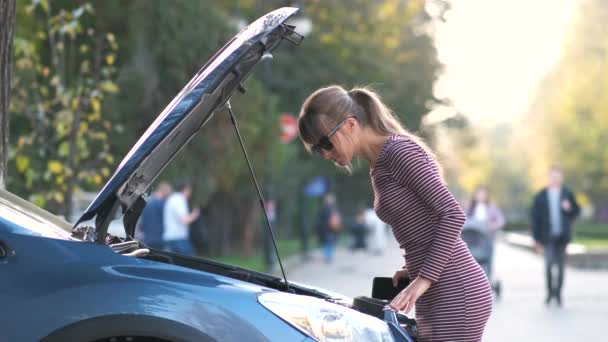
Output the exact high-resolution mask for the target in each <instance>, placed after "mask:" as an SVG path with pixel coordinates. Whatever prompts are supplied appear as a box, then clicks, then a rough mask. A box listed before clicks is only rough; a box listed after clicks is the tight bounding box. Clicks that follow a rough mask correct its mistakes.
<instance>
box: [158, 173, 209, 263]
mask: <svg viewBox="0 0 608 342" xmlns="http://www.w3.org/2000/svg"><path fill="white" fill-rule="evenodd" d="M175 190H176V192H174V193H173V194H172V195H171V196H169V198H168V199H167V202H166V203H165V210H164V223H165V231H164V234H163V240H164V243H165V247H166V248H167V249H168V250H169V251H171V252H175V253H179V254H183V255H189V256H192V255H194V248H193V247H192V243H191V242H190V232H189V227H190V224H191V223H192V222H194V221H195V220H196V219H197V218H198V217H199V213H200V212H199V209H198V208H196V209H194V210H192V211H189V209H188V199H189V198H190V195H191V194H192V187H191V185H190V184H189V183H186V182H182V183H179V184H177V185H176V186H175Z"/></svg>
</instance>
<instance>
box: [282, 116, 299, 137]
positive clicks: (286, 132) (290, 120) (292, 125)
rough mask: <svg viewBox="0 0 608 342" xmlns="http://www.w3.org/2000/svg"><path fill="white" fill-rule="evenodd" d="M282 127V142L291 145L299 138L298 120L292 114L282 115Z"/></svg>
mask: <svg viewBox="0 0 608 342" xmlns="http://www.w3.org/2000/svg"><path fill="white" fill-rule="evenodd" d="M279 123H280V125H281V136H280V138H281V142H282V143H284V144H287V143H290V142H291V141H293V139H295V138H296V137H297V136H298V124H297V121H296V118H295V117H294V116H293V115H291V114H282V115H281V117H280V118H279Z"/></svg>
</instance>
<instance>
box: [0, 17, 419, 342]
mask: <svg viewBox="0 0 608 342" xmlns="http://www.w3.org/2000/svg"><path fill="white" fill-rule="evenodd" d="M296 12H297V9H295V8H281V9H278V10H276V11H273V12H271V13H269V14H267V15H265V16H263V17H261V18H260V19H258V20H257V21H255V22H254V23H252V24H251V25H249V26H248V27H246V28H245V29H243V30H242V31H241V32H240V33H239V34H238V35H236V36H235V37H234V38H233V39H232V40H231V41H230V42H228V43H227V44H226V45H225V46H224V47H223V48H222V49H221V50H220V51H219V52H218V53H217V54H216V55H215V56H214V57H213V58H212V59H211V60H210V61H209V62H208V63H207V64H206V65H205V66H204V67H203V68H202V69H201V70H200V71H199V72H198V73H197V74H196V75H195V76H194V77H193V78H192V79H191V80H190V82H189V83H188V84H187V85H186V86H185V87H184V88H183V89H182V91H181V92H180V93H179V94H178V95H177V96H176V97H175V98H174V100H173V101H172V102H171V103H170V104H169V105H168V106H167V107H166V108H165V110H164V111H163V112H162V113H161V114H160V115H159V116H158V118H157V119H156V120H155V121H154V122H153V123H152V125H151V126H150V127H149V129H148V130H147V131H146V132H145V133H144V134H143V136H142V137H141V138H140V139H139V140H138V142H137V143H136V144H135V145H134V146H133V148H132V149H131V150H130V152H129V153H128V154H127V156H126V157H125V158H124V159H123V160H122V162H121V163H120V165H119V166H118V168H117V169H116V171H115V172H114V174H113V175H112V177H111V178H110V180H109V181H108V183H107V184H106V185H105V186H104V187H103V189H102V190H101V191H100V192H99V194H98V195H97V197H96V198H95V199H94V200H93V202H92V203H91V204H90V205H89V207H88V208H87V210H86V211H85V213H84V214H83V215H82V217H81V218H80V219H79V220H78V223H76V225H75V226H73V225H71V224H69V223H67V222H66V221H64V220H63V219H61V218H59V217H57V216H55V215H53V214H51V213H48V212H46V211H44V210H43V209H41V208H38V207H36V206H35V205H33V204H31V203H29V202H27V201H25V200H23V199H21V198H19V197H17V196H15V195H13V194H11V193H9V192H6V191H3V190H0V341H315V340H317V341H412V339H411V337H410V336H409V335H408V334H407V332H406V330H405V329H404V326H403V320H404V319H406V318H404V316H402V315H398V314H396V313H395V312H392V311H390V310H384V311H382V307H381V306H380V311H377V309H378V307H377V306H376V307H375V308H370V307H369V305H371V304H373V303H371V302H369V303H367V304H365V303H364V304H362V305H356V304H355V301H354V300H352V299H349V298H346V297H344V296H341V295H338V294H335V293H332V292H330V291H326V290H321V289H316V288H313V287H311V286H306V285H301V284H295V283H292V282H287V280H286V279H284V278H279V277H275V276H271V275H267V274H264V273H259V272H254V271H251V270H247V269H244V268H240V267H236V266H232V265H227V264H223V263H218V262H214V261H211V260H207V259H204V258H196V257H188V256H183V255H179V254H175V253H170V252H165V251H161V250H155V249H151V248H148V247H147V246H146V245H144V244H143V243H142V242H140V241H137V240H136V239H134V238H132V237H133V236H134V230H135V223H136V222H137V220H138V218H139V216H140V214H141V212H142V210H143V208H144V206H145V197H144V194H145V192H146V190H147V189H148V187H149V185H150V184H151V183H152V182H153V181H154V180H155V178H156V177H157V176H158V174H159V173H160V172H161V171H162V169H163V168H164V167H165V166H166V165H167V164H168V163H169V162H170V161H171V160H172V159H173V157H174V156H175V155H176V153H177V152H178V151H179V150H180V149H181V148H182V147H183V146H184V145H185V144H186V143H187V142H188V141H190V139H191V138H192V137H193V136H194V135H195V134H196V133H197V132H198V131H199V129H200V128H201V127H202V126H203V125H204V124H205V123H206V122H208V121H209V120H210V119H211V118H212V116H213V112H214V111H216V110H218V109H220V108H223V107H229V99H230V97H231V95H232V94H233V93H234V92H235V91H236V90H242V87H241V84H242V82H243V81H244V80H245V79H246V77H247V76H248V75H249V74H250V72H251V71H252V70H253V68H254V67H255V66H256V64H257V63H258V62H259V61H260V60H261V59H263V58H264V57H265V56H268V55H269V54H270V53H271V52H272V51H273V50H274V49H275V48H277V47H278V45H279V43H280V42H281V41H283V40H288V41H290V42H292V43H296V44H299V43H300V42H301V40H302V38H303V37H301V36H299V35H298V34H297V33H296V32H295V31H294V27H293V26H292V25H289V24H288V22H287V20H288V19H289V18H290V17H291V16H293V15H294V14H295V13H296ZM117 212H119V213H122V222H123V226H124V235H122V237H120V236H114V235H110V234H108V226H109V224H110V222H111V221H112V220H113V219H114V217H115V215H116V213H117ZM359 302H361V298H360V300H359ZM382 304H385V302H382V301H381V302H380V303H379V305H382ZM372 309H374V310H376V311H373V310H372ZM372 311H373V312H372Z"/></svg>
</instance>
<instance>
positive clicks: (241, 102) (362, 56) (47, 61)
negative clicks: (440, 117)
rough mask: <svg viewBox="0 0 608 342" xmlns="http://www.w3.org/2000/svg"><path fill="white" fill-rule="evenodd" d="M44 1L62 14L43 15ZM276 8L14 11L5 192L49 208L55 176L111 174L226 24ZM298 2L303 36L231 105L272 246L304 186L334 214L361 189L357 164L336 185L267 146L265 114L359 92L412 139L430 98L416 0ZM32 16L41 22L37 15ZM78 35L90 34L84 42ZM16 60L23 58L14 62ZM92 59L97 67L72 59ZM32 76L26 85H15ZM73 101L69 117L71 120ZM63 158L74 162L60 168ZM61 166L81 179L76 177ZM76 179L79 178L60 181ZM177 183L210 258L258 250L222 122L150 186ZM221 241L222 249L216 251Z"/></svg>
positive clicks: (272, 125) (295, 153)
mask: <svg viewBox="0 0 608 342" xmlns="http://www.w3.org/2000/svg"><path fill="white" fill-rule="evenodd" d="M436 2H441V1H436ZM51 4H53V5H54V6H61V7H62V8H73V9H72V10H69V11H66V10H63V11H61V10H55V11H53V10H52V8H50V5H51ZM75 4H76V5H75ZM285 5H286V3H285V2H284V1H278V0H271V1H256V0H238V1H231V2H226V1H218V0H206V1H190V0H176V1H163V0H132V1H128V2H125V1H120V0H107V1H98V2H95V12H94V14H93V13H92V12H91V10H92V7H91V6H88V5H80V3H79V2H77V1H73V0H57V1H53V2H52V3H51V2H47V1H42V0H40V1H35V2H33V5H32V9H33V10H32V11H31V13H29V14H28V13H25V6H22V7H23V8H22V11H21V18H19V22H20V23H21V27H20V30H19V32H18V33H20V35H18V36H19V37H20V38H22V41H23V42H24V44H20V47H19V49H20V52H19V54H20V56H21V57H20V58H18V60H19V61H20V62H19V63H21V66H22V69H21V70H20V71H18V77H19V82H21V83H20V84H21V86H20V87H21V88H20V89H21V90H20V91H21V95H19V98H20V99H19V100H18V101H17V103H19V105H18V106H17V105H16V106H15V107H14V112H15V115H14V117H16V119H14V120H13V124H14V127H13V129H14V132H16V133H14V134H13V135H12V137H14V142H13V144H14V146H15V150H14V151H15V152H14V153H13V156H12V165H13V167H14V168H15V169H19V170H21V171H20V172H19V173H18V175H19V176H18V177H13V189H18V191H17V192H20V193H22V194H24V193H32V194H42V196H38V197H35V198H34V199H35V200H36V201H37V203H43V202H44V201H49V200H51V201H52V202H53V203H54V204H53V205H56V204H57V203H59V202H58V201H57V199H56V198H54V197H55V196H54V195H52V193H53V191H54V190H53V189H62V187H61V186H58V184H57V182H58V181H57V179H58V178H59V177H60V175H65V178H64V179H62V181H63V183H64V184H65V183H66V182H68V181H69V179H77V180H78V181H77V182H78V184H79V185H80V186H88V185H90V186H92V187H95V188H100V187H101V184H100V185H96V184H95V182H92V183H91V180H95V178H90V177H91V176H93V177H94V176H100V177H101V178H104V177H105V174H103V173H100V171H103V170H104V169H103V167H100V166H96V167H94V168H89V165H93V164H90V163H89V161H94V162H97V163H99V162H104V165H111V167H115V166H117V164H118V162H119V161H120V158H117V159H116V160H113V159H111V157H109V156H111V155H114V156H124V155H126V153H127V151H128V150H129V149H130V148H131V146H133V144H134V143H135V142H136V141H137V139H138V138H139V137H140V135H141V134H142V133H143V132H144V131H145V129H146V128H147V127H148V126H149V125H150V123H151V122H152V121H153V120H154V119H155V118H156V116H157V115H158V114H159V113H160V112H161V111H162V109H163V108H164V107H165V106H166V105H167V104H168V103H169V102H170V100H171V99H172V98H173V97H174V96H175V95H176V94H177V93H178V92H179V91H180V90H181V89H182V87H183V86H184V85H185V84H186V82H187V81H188V80H189V79H190V78H191V77H192V75H194V74H195V73H196V72H197V71H198V70H199V68H200V67H201V66H202V65H203V64H204V63H205V62H206V61H207V60H208V59H209V58H210V57H211V56H213V55H214V54H215V52H216V51H217V50H218V49H219V48H220V47H221V46H223V45H224V44H225V43H226V42H227V41H228V40H229V39H230V38H231V37H232V36H234V34H236V33H237V32H238V27H237V25H236V24H237V23H238V22H239V20H238V19H243V20H245V21H249V22H251V21H252V20H254V19H256V18H258V17H259V16H261V15H263V14H265V13H267V12H269V11H271V10H273V9H276V8H278V7H282V6H285ZM302 5H303V6H302V15H304V16H306V17H308V18H309V19H310V21H311V22H312V28H313V29H312V32H311V33H310V34H309V35H308V37H306V39H305V40H304V42H303V43H302V45H301V46H299V47H297V48H296V47H293V46H291V45H290V44H288V43H287V42H283V43H282V44H283V46H281V48H280V49H279V50H277V52H276V56H275V59H274V60H272V61H268V62H264V63H261V64H260V65H259V66H258V69H257V70H256V71H255V72H254V74H253V75H252V77H251V79H249V80H248V81H247V82H246V84H245V85H246V87H247V88H248V92H247V94H246V95H244V96H240V95H237V96H235V97H234V98H233V100H232V105H233V108H234V111H235V113H236V115H237V117H238V119H239V123H240V129H241V132H242V134H243V137H244V139H245V143H246V144H247V146H248V150H249V156H250V157H251V160H252V163H253V166H254V169H255V171H256V173H257V174H258V177H259V178H260V179H259V181H260V185H261V186H262V190H263V192H264V193H265V194H267V195H268V196H271V197H273V198H274V199H275V200H276V201H277V203H278V205H279V222H278V224H277V226H278V227H277V228H278V230H279V232H280V233H279V234H280V235H283V234H286V233H287V234H286V235H291V234H292V233H294V232H295V230H296V226H297V224H299V222H301V221H304V220H305V219H307V217H308V216H309V215H310V214H311V213H309V212H304V211H303V210H302V205H303V203H304V202H305V201H304V200H303V199H302V198H301V193H302V186H303V185H304V184H305V183H306V182H308V181H309V179H310V178H311V177H313V176H317V175H319V174H323V175H327V176H329V177H330V178H332V188H333V190H334V191H336V192H337V193H338V199H339V201H340V200H341V202H340V203H341V205H343V206H344V207H347V206H348V207H351V206H352V208H354V207H355V204H357V203H360V202H365V203H367V204H371V190H370V184H369V176H368V175H367V172H365V171H364V170H366V168H365V167H360V168H358V169H357V170H356V171H355V173H354V175H353V177H345V176H344V175H343V174H342V173H341V172H340V170H337V169H336V168H335V167H334V166H333V165H331V164H330V163H328V162H327V161H322V160H319V159H314V158H311V157H310V156H308V155H307V154H306V153H305V152H304V149H303V148H302V147H301V145H300V144H299V142H298V141H295V142H293V143H291V144H281V143H279V139H278V136H279V127H278V118H279V116H280V115H281V114H282V113H292V114H294V115H297V112H298V110H299V107H300V105H301V103H302V101H303V100H304V98H305V97H306V96H307V95H308V94H310V93H311V92H312V91H313V90H315V89H316V88H318V87H321V86H325V85H328V84H331V83H340V84H344V85H345V86H346V87H351V86H354V85H372V86H373V87H375V88H376V89H377V90H378V91H379V92H380V93H381V94H382V95H383V98H384V99H385V100H386V102H387V103H388V104H389V105H390V106H391V107H392V108H393V109H395V111H396V112H397V113H398V115H399V116H400V117H401V119H402V120H403V121H404V122H405V123H406V125H407V126H408V127H409V128H410V129H412V130H416V129H418V127H419V124H420V119H421V117H422V116H423V115H425V114H426V113H427V112H428V110H429V108H430V106H431V105H432V104H433V102H435V101H436V100H435V99H434V97H433V94H432V87H433V83H434V81H435V80H436V78H437V74H438V72H439V71H440V65H439V63H438V61H437V57H436V51H435V48H434V46H433V41H432V38H431V35H430V33H429V32H430V25H432V23H433V21H434V20H435V19H434V18H431V17H429V16H428V15H427V13H426V12H425V10H424V5H425V2H424V1H422V0H408V1H406V0H382V1H364V0H348V1H309V2H303V3H302ZM45 8H48V10H45ZM80 9H81V10H80ZM345 9H348V10H345ZM45 11H47V12H48V13H50V15H47V16H45V15H44V13H47V12H45ZM51 18H56V19H53V21H52V22H53V25H55V26H57V25H60V23H62V24H61V25H63V26H62V27H64V29H61V30H55V31H54V32H55V33H54V34H55V35H56V36H57V35H60V36H61V37H63V38H62V39H63V40H62V43H63V50H57V51H56V50H55V49H50V48H49V38H50V37H52V34H51V33H52V32H50V31H49V32H47V31H48V30H47V29H46V26H45V25H42V24H41V23H46V22H49V23H50V22H51V21H50V19H51ZM53 25H51V26H53ZM90 28H95V31H94V32H93V34H92V35H89V29H90ZM103 32H113V33H114V34H115V37H114V36H113V37H114V38H113V39H112V41H109V40H107V39H101V40H100V37H102V38H103V37H107V36H105V35H104V34H103ZM25 42H27V44H25ZM116 42H120V45H118V44H117V43H116ZM100 43H103V44H101V46H100ZM55 44H58V39H56V42H55ZM100 48H101V49H102V50H99V49H100ZM99 51H102V53H101V54H99ZM26 53H27V54H29V55H31V56H36V58H37V59H36V58H24V57H23V56H25V55H26ZM95 54H97V55H98V56H100V58H90V57H86V58H85V56H91V55H95ZM116 56H120V58H117V57H116ZM55 59H57V60H58V61H59V62H57V65H58V66H57V67H56V66H55V64H54V62H53V61H54V60H55ZM45 67H47V68H48V69H45ZM102 70H105V71H103V72H102ZM26 71H27V72H29V74H27V75H26ZM44 74H48V76H44ZM91 75H97V78H95V77H91ZM28 77H29V78H28ZM34 78H35V81H36V82H37V83H35V84H36V86H35V87H31V89H27V87H24V85H25V82H27V81H28V80H34ZM53 79H56V80H58V81H59V83H58V84H59V85H62V87H60V88H61V90H62V91H61V92H59V91H58V88H59V86H58V85H56V84H55V83H57V81H55V83H51V80H53ZM83 79H84V80H85V81H82V80H83ZM43 80H44V81H45V82H42V81H43ZM94 90H96V91H97V92H94ZM117 90H119V92H118V93H116V94H115V95H114V96H108V93H112V92H115V91H117ZM94 95H95V96H94ZM28 97H29V99H30V101H27V102H26V101H25V99H26V98H28ZM32 99H35V101H32ZM74 99H76V102H74ZM91 99H96V100H97V102H95V101H91ZM53 101H54V102H53ZM51 103H52V104H51ZM63 103H65V104H67V105H63ZM73 103H75V104H76V107H75V108H76V109H77V110H76V109H72V108H74V107H73ZM38 104H40V106H39V105H38ZM45 106H46V107H45ZM51 107H52V108H51ZM39 108H42V110H41V111H39V110H38V109H39ZM96 108H97V109H96ZM39 113H42V114H40V115H39ZM51 113H53V114H52V115H51ZM76 113H82V114H80V119H79V120H81V121H80V123H82V122H84V123H86V125H85V126H83V128H82V131H83V134H81V135H78V134H76V133H78V132H80V123H79V124H78V125H74V120H75V118H76V117H77V115H76ZM92 113H98V115H97V114H95V115H91V114H92ZM92 118H95V121H94V120H92ZM87 120H89V121H87ZM106 121H107V122H109V123H111V125H109V124H105V122H106ZM41 127H42V128H44V129H43V130H41V131H40V130H39V129H40V128H41ZM74 127H78V128H79V129H78V130H74ZM36 130H39V131H36ZM110 135H111V139H108V136H110ZM93 136H96V137H98V139H94V138H93ZM21 137H23V139H21V140H20V139H19V138H21ZM72 138H73V139H72ZM70 139H72V140H70ZM20 144H21V145H20ZM100 153H103V157H100ZM72 157H73V158H74V159H75V160H74V161H75V163H74V165H71V164H70V163H69V162H68V161H69V160H70V159H69V158H72ZM76 161H77V162H76ZM75 167H82V169H78V171H76V169H75ZM67 170H69V172H68V173H66V172H67ZM110 170H111V168H110ZM91 171H92V172H93V173H86V172H91ZM361 171H364V172H361ZM82 173H85V176H83V177H74V175H77V174H82ZM46 174H48V176H47V178H46V179H45V175H46ZM184 178H187V179H190V180H192V182H193V185H194V188H195V191H194V194H193V203H194V204H201V203H203V204H208V208H207V210H208V212H209V214H208V215H207V218H208V225H209V227H210V231H209V235H210V240H211V241H210V245H211V248H212V249H214V250H213V251H210V252H211V253H212V254H213V253H225V252H229V251H230V250H231V249H238V250H240V251H247V250H250V249H251V244H252V243H257V242H258V241H257V240H259V237H260V235H261V230H260V228H259V227H258V226H259V223H260V222H261V215H260V214H261V213H260V210H259V207H258V205H257V201H256V199H255V190H254V188H253V184H252V183H251V181H250V179H249V174H248V170H247V167H246V165H245V163H244V159H243V158H242V155H241V151H240V147H239V145H238V143H237V140H236V136H235V133H234V129H233V127H232V125H231V124H230V121H229V120H228V114H227V113H226V112H225V111H218V112H217V113H215V118H213V120H211V121H210V122H209V123H208V125H207V126H206V127H204V128H203V130H202V132H201V134H199V135H198V136H197V137H196V138H195V139H193V141H192V142H191V143H190V144H188V146H186V148H185V149H184V150H183V151H182V152H181V153H180V155H179V156H177V158H176V159H175V160H173V161H172V163H171V165H170V166H169V167H168V168H167V169H166V170H165V172H164V173H163V174H162V175H161V176H160V179H163V180H170V181H173V180H178V179H184ZM97 179H98V178H97ZM44 182H46V183H44ZM309 204H310V203H309ZM46 206H47V207H49V204H48V203H46ZM51 207H52V206H51ZM51 209H53V208H51ZM346 214H348V213H346ZM296 220H297V221H296ZM312 221H313V220H312V219H308V222H310V223H311V222H312ZM235 241H236V243H234V242H235ZM229 242H231V243H232V246H231V247H226V244H227V243H229Z"/></svg>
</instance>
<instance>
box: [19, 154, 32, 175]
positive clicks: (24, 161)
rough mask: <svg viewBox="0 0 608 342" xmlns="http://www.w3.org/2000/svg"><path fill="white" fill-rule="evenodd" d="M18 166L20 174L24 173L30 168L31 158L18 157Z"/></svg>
mask: <svg viewBox="0 0 608 342" xmlns="http://www.w3.org/2000/svg"><path fill="white" fill-rule="evenodd" d="M16 164H17V171H19V172H20V173H24V172H25V170H26V169H27V168H28V167H29V166H30V158H28V157H26V156H24V155H19V156H17V160H16Z"/></svg>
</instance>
